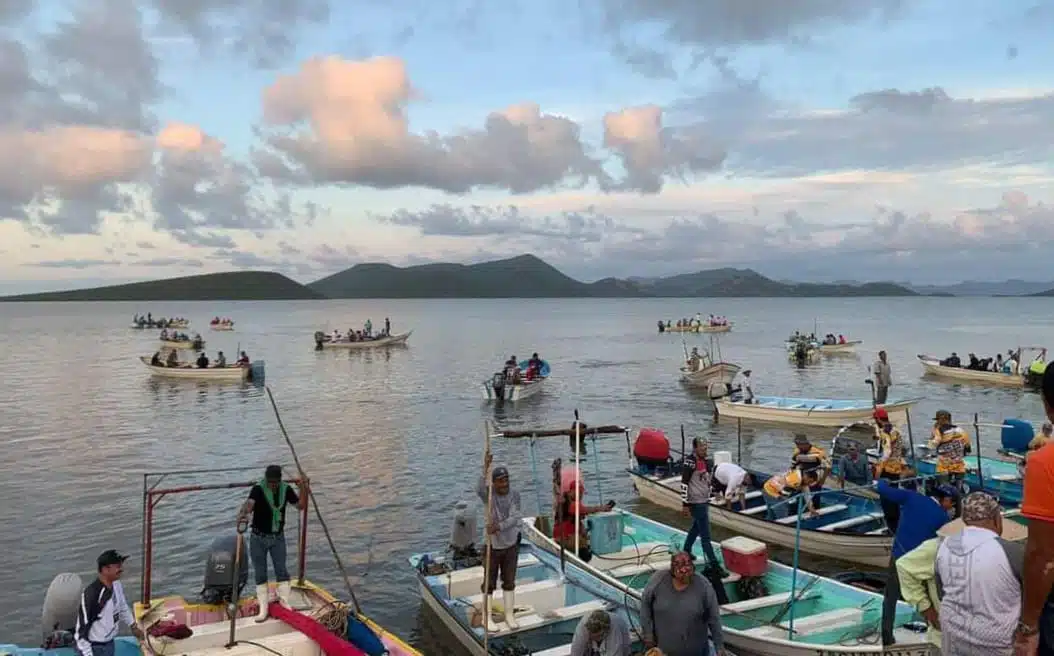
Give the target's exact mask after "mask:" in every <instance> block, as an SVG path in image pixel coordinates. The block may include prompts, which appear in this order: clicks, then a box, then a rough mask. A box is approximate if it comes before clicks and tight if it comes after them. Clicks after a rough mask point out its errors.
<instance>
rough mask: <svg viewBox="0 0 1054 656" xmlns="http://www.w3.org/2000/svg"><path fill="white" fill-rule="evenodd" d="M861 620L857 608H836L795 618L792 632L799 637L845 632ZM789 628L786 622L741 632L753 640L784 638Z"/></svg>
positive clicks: (859, 611) (861, 613) (861, 612)
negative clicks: (836, 630)
mask: <svg viewBox="0 0 1054 656" xmlns="http://www.w3.org/2000/svg"><path fill="white" fill-rule="evenodd" d="M863 618H864V611H862V610H860V609H859V608H837V609H835V610H829V611H827V612H824V613H817V614H816V615H807V616H805V617H795V618H794V632H795V634H797V635H799V636H805V635H809V634H812V633H822V632H824V631H832V630H835V629H842V630H846V629H850V628H852V627H855V626H858V625H859V624H860V622H861V620H863ZM789 628H790V624H789V623H788V622H781V623H780V624H779V626H773V625H771V624H769V625H765V626H757V627H754V628H753V629H747V630H746V631H743V634H744V635H748V636H751V637H754V638H786V637H787V630H788V629H789Z"/></svg>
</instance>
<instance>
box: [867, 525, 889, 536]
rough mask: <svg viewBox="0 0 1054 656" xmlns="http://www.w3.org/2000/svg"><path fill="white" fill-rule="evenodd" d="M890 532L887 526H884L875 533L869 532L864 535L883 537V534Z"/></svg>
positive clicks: (874, 531)
mask: <svg viewBox="0 0 1054 656" xmlns="http://www.w3.org/2000/svg"><path fill="white" fill-rule="evenodd" d="M888 530H889V529H887V528H886V527H885V526H883V527H882V528H876V529H875V530H873V531H868V532H867V533H864V535H882V534H884V533H886V532H887V531H888Z"/></svg>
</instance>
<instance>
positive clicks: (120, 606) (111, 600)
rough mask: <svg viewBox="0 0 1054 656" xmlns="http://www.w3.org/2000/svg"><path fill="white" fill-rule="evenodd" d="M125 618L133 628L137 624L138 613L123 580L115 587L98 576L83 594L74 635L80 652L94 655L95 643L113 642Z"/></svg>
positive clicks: (116, 582) (82, 654) (83, 654)
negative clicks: (126, 593)
mask: <svg viewBox="0 0 1054 656" xmlns="http://www.w3.org/2000/svg"><path fill="white" fill-rule="evenodd" d="M122 621H123V622H124V623H125V624H127V625H128V626H130V627H131V626H134V625H135V616H134V615H132V609H131V608H129V606H128V599H127V598H125V596H124V587H123V586H122V585H121V582H120V581H114V582H113V585H112V587H107V586H106V584H104V583H103V582H102V581H101V580H99V579H95V580H94V581H92V582H91V583H90V584H89V585H88V587H86V588H84V592H82V593H81V607H80V611H79V612H78V613H77V628H76V629H75V630H74V634H73V635H74V638H75V639H76V642H77V651H78V652H80V654H81V656H92V648H91V647H92V644H93V643H96V644H98V643H105V642H110V641H112V640H113V639H114V638H116V637H117V630H118V628H119V627H120V623H121V622H122Z"/></svg>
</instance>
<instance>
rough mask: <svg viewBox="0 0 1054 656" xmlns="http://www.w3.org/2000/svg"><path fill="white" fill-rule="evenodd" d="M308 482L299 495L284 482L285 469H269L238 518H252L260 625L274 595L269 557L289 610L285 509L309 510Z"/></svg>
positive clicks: (280, 598)
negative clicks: (272, 593)
mask: <svg viewBox="0 0 1054 656" xmlns="http://www.w3.org/2000/svg"><path fill="white" fill-rule="evenodd" d="M305 485H306V482H305V481H300V482H298V483H297V488H298V492H294V491H293V488H292V486H291V485H289V484H288V483H285V482H284V481H282V468H281V467H279V466H278V465H268V467H267V469H266V470H265V471H264V477H263V479H262V480H260V482H258V483H257V484H256V485H254V486H253V487H252V489H251V490H249V498H248V499H247V500H246V501H245V505H243V506H242V509H241V512H240V513H239V514H238V521H239V522H241V521H244V520H246V519H248V518H249V517H251V518H252V519H251V522H250V525H251V528H252V536H251V538H250V540H249V557H250V558H251V560H252V562H253V569H254V570H255V573H256V602H257V603H258V604H259V606H260V610H259V612H258V613H257V614H256V621H257V622H263V621H264V620H266V619H267V607H268V605H269V604H270V591H269V587H268V585H267V556H268V555H270V557H271V564H272V565H273V566H274V578H275V581H276V582H277V583H278V601H279V603H281V604H282V605H283V606H285V607H286V608H289V598H290V594H291V589H290V584H289V570H288V569H287V568H286V545H285V533H284V530H285V508H286V506H287V505H291V504H292V505H295V506H296V507H297V509H298V510H303V509H304V508H306V507H307V496H308V495H307V490H306V489H305Z"/></svg>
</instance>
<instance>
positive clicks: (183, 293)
mask: <svg viewBox="0 0 1054 656" xmlns="http://www.w3.org/2000/svg"><path fill="white" fill-rule="evenodd" d="M922 295H930V296H981V295H1033V296H1054V283H1031V282H1026V281H1021V280H1012V281H1010V280H1008V281H1006V282H1005V283H974V282H964V283H960V284H959V285H951V286H948V287H935V286H928V287H921V286H911V285H908V284H906V283H893V282H866V283H860V282H855V281H846V282H837V283H801V282H793V281H782V280H781V281H777V280H773V279H771V278H767V277H765V276H763V275H761V274H760V273H758V272H757V271H754V270H753V269H735V268H722V269H710V270H706V271H697V272H695V273H686V274H681V275H676V276H669V277H661V278H629V279H619V278H605V279H603V280H598V281H596V282H591V283H587V282H581V281H579V280H575V279H574V278H571V277H570V276H567V275H565V274H564V273H562V272H561V271H559V270H558V269H556V268H555V267H553V266H551V265H549V264H548V263H546V262H544V261H542V260H541V259H539V258H537V257H535V256H533V255H520V256H518V257H513V258H509V259H504V260H496V261H493V262H483V263H481V264H446V263H439V264H422V265H417V266H410V267H397V266H393V265H391V264H379V263H370V264H356V265H355V266H353V267H351V268H349V269H345V270H344V271H341V272H339V273H335V274H333V275H331V276H327V277H325V278H322V279H321V280H316V281H315V282H312V283H309V284H307V285H302V284H300V283H298V282H296V281H294V280H292V279H290V278H288V277H286V276H284V275H282V274H280V273H275V272H267V271H237V272H227V273H210V274H203V275H198V276H183V277H180V278H169V279H163V280H152V281H147V282H139V283H130V284H125V285H111V286H107V287H95V288H92V289H78V290H70V291H62V292H45V293H38V294H22V295H18V296H7V297H2V298H0V301H150V300H157V301H163V300H172V301H209V300H312V299H327V298H334V299H336V298H649V297H650V298H693V297H700V298H733V297H746V298H751V297H755V298H759V297H850V296H872V297H875V296H922Z"/></svg>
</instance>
